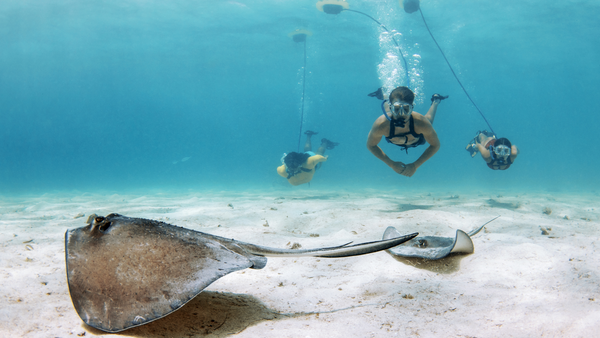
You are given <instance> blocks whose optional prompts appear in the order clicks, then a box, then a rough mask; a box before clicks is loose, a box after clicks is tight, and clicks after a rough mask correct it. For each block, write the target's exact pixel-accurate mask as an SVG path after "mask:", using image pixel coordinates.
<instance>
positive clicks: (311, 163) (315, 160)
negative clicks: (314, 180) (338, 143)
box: [306, 155, 328, 169]
mask: <svg viewBox="0 0 600 338" xmlns="http://www.w3.org/2000/svg"><path fill="white" fill-rule="evenodd" d="M327 157H328V156H323V155H315V156H311V157H309V158H308V160H306V162H307V163H306V164H307V168H308V169H313V168H314V167H315V166H316V165H317V164H319V163H320V162H325V161H327Z"/></svg>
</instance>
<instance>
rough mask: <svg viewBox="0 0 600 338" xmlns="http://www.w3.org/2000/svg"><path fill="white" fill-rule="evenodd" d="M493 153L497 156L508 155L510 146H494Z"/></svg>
mask: <svg viewBox="0 0 600 338" xmlns="http://www.w3.org/2000/svg"><path fill="white" fill-rule="evenodd" d="M494 153H495V154H496V155H497V156H501V157H504V156H508V155H510V148H509V147H507V146H505V145H503V144H501V145H499V146H496V147H494Z"/></svg>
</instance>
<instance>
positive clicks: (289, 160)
mask: <svg viewBox="0 0 600 338" xmlns="http://www.w3.org/2000/svg"><path fill="white" fill-rule="evenodd" d="M309 157H310V155H309V154H307V153H297V152H295V151H292V152H291V153H289V154H287V155H285V157H284V158H283V164H285V166H286V167H287V169H288V170H290V171H296V170H298V168H300V166H302V164H303V163H304V162H306V160H307V159H308V158H309Z"/></svg>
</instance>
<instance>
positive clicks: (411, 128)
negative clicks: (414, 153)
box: [384, 114, 425, 153]
mask: <svg viewBox="0 0 600 338" xmlns="http://www.w3.org/2000/svg"><path fill="white" fill-rule="evenodd" d="M384 115H385V117H386V118H387V119H388V120H389V121H390V132H389V135H388V136H386V137H385V139H386V141H388V143H391V144H394V145H397V146H398V147H402V148H403V149H404V150H406V153H408V148H416V147H418V146H420V145H422V144H425V136H423V134H417V133H416V132H415V120H414V119H413V117H412V115H411V116H410V118H409V119H408V132H406V133H400V134H394V132H395V131H396V127H400V128H404V125H405V124H404V121H403V120H394V119H390V117H389V116H388V115H387V114H384ZM409 134H410V135H412V136H413V137H414V138H416V139H417V141H416V142H414V143H411V144H406V142H408V135H409ZM394 137H404V144H396V143H394V142H392V140H391V139H393V138H394Z"/></svg>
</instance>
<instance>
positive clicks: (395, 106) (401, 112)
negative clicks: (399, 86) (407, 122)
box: [390, 101, 413, 118]
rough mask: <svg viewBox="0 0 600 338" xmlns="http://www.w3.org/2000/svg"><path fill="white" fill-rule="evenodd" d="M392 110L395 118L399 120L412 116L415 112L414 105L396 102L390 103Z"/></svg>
mask: <svg viewBox="0 0 600 338" xmlns="http://www.w3.org/2000/svg"><path fill="white" fill-rule="evenodd" d="M390 109H391V111H392V115H393V116H394V118H398V117H401V116H408V115H410V113H412V110H413V105H412V104H410V103H406V102H402V101H394V102H392V103H390Z"/></svg>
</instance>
